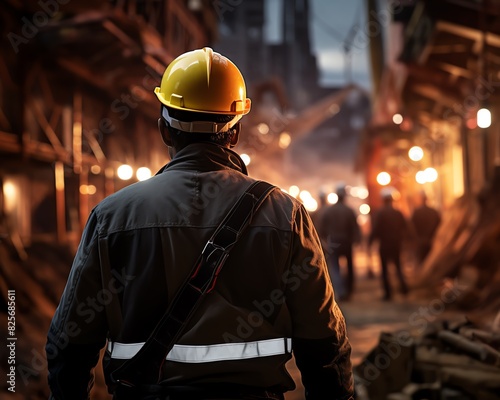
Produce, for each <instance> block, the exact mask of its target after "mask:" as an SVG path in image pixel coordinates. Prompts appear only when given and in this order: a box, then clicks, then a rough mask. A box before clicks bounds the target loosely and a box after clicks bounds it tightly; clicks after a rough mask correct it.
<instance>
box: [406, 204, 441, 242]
mask: <svg viewBox="0 0 500 400" xmlns="http://www.w3.org/2000/svg"><path fill="white" fill-rule="evenodd" d="M411 222H412V224H413V229H414V231H415V234H416V236H417V240H418V241H419V243H421V244H424V245H428V244H431V243H432V239H433V238H434V235H435V233H436V230H437V228H438V226H439V224H440V223H441V215H440V214H439V212H438V211H437V210H436V209H434V208H432V207H429V206H428V205H427V204H424V205H422V206H420V207H418V208H416V209H415V211H414V212H413V214H412V216H411Z"/></svg>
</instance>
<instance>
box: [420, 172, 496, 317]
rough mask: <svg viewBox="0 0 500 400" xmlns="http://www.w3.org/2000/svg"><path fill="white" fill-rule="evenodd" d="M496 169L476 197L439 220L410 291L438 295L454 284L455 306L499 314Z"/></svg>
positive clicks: (487, 314)
mask: <svg viewBox="0 0 500 400" xmlns="http://www.w3.org/2000/svg"><path fill="white" fill-rule="evenodd" d="M499 203H500V166H497V167H496V168H495V173H494V176H493V179H492V180H491V182H489V183H488V185H486V186H485V187H484V188H483V190H482V191H481V192H480V193H479V194H478V195H468V196H464V197H462V198H460V199H458V200H457V201H456V202H455V204H454V205H453V206H452V207H451V208H450V209H449V210H447V212H446V213H445V214H444V215H443V217H444V218H443V221H442V223H441V226H440V228H439V230H438V232H437V235H436V238H435V243H434V246H433V248H432V251H431V253H430V254H429V256H428V258H427V259H426V261H425V264H424V265H423V270H422V272H421V273H420V274H419V276H418V277H417V280H416V282H414V286H415V288H416V289H419V288H420V289H421V290H423V291H426V292H428V291H429V290H431V291H439V290H441V288H442V285H443V283H444V282H445V281H446V280H450V279H451V280H453V281H456V282H457V283H458V284H459V285H460V287H461V293H462V295H461V296H460V297H459V298H457V299H456V300H457V301H456V302H455V303H454V305H455V306H456V307H457V308H458V309H460V310H463V311H467V312H474V313H475V314H476V315H477V317H484V318H485V319H490V318H491V316H494V315H495V314H496V313H497V312H498V311H499V310H500V296H499V292H498V288H499V287H500V246H498V243H500V208H499V207H498V204H499Z"/></svg>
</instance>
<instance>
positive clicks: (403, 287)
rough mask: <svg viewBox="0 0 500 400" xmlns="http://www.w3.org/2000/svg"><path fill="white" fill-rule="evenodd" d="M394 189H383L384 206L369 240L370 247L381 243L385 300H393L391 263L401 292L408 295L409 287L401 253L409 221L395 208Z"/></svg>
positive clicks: (379, 249)
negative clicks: (375, 243) (390, 273)
mask: <svg viewBox="0 0 500 400" xmlns="http://www.w3.org/2000/svg"><path fill="white" fill-rule="evenodd" d="M395 192H396V191H395V189H394V188H393V187H386V188H383V189H382V190H381V192H380V195H381V197H382V201H383V205H382V207H381V208H380V209H379V210H378V212H377V213H376V214H375V216H374V218H373V225H372V229H371V232H370V236H369V238H368V246H369V248H370V247H371V245H372V243H373V242H375V241H378V242H379V248H378V252H379V256H380V267H381V269H382V285H383V290H384V296H383V298H382V299H383V300H390V299H391V298H392V288H391V284H390V282H389V270H388V268H389V263H392V264H394V267H395V268H396V274H397V277H398V280H399V285H400V292H401V293H402V294H403V295H406V293H408V285H407V284H406V279H405V277H404V274H403V267H402V263H401V251H402V246H403V240H404V239H405V238H407V237H408V235H409V232H410V230H409V226H408V221H407V220H406V218H405V217H404V215H403V213H402V212H401V211H399V210H398V209H396V208H394V205H393V200H394V196H395Z"/></svg>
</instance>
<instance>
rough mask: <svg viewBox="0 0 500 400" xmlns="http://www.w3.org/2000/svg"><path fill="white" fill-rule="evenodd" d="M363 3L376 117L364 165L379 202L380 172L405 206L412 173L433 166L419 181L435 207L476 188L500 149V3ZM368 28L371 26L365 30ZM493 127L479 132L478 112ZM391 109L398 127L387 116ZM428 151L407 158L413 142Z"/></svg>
mask: <svg viewBox="0 0 500 400" xmlns="http://www.w3.org/2000/svg"><path fill="white" fill-rule="evenodd" d="M383 4H384V5H385V6H383V7H382V8H381V7H378V6H376V2H375V1H371V0H369V1H367V5H368V21H369V22H368V25H369V26H372V27H374V26H377V27H378V28H379V32H384V33H385V34H386V35H387V41H386V43H389V44H388V45H385V44H384V42H383V37H382V36H383V35H369V34H368V35H369V39H370V42H371V45H370V52H371V56H372V57H371V59H372V71H373V77H374V93H373V96H374V111H373V115H374V118H373V119H372V121H371V125H370V127H369V129H368V130H367V132H366V136H365V141H364V152H363V153H362V155H363V156H364V160H363V161H364V162H363V163H362V164H363V167H362V168H364V170H365V172H366V174H367V179H368V183H369V185H370V188H371V189H372V190H371V193H373V194H374V195H375V196H374V198H373V199H372V202H373V203H374V204H376V203H377V199H376V194H377V193H378V190H379V186H378V185H377V184H376V183H375V177H376V174H377V173H378V172H379V171H380V170H387V171H388V172H390V173H391V174H392V175H393V177H394V182H393V184H394V185H395V186H396V187H397V188H398V189H399V190H400V191H402V192H403V193H404V195H405V196H406V197H407V198H406V199H405V200H406V201H407V203H408V207H409V208H411V207H412V206H413V203H412V202H413V199H412V198H411V197H413V194H414V193H415V192H417V191H418V190H420V189H421V188H422V186H421V185H419V184H417V183H416V182H415V173H416V172H417V171H418V170H419V169H423V168H425V167H428V166H432V167H434V168H435V169H436V170H437V171H438V173H439V179H438V181H437V182H436V183H434V184H429V185H424V188H425V189H426V190H427V191H428V192H429V195H430V196H431V197H432V198H433V200H434V203H435V204H436V205H438V206H440V207H441V208H446V207H449V206H450V205H451V204H452V203H453V201H454V199H456V198H457V197H460V196H461V195H463V194H473V193H478V192H479V191H480V190H481V188H482V187H483V186H484V185H485V183H486V182H488V181H489V180H490V179H491V178H492V176H493V170H494V168H495V165H496V164H498V159H499V155H500V144H499V143H500V142H499V140H500V139H499V138H500V131H499V130H500V125H499V123H498V118H495V117H496V115H497V114H498V110H499V108H498V107H499V104H500V102H499V100H500V97H499V91H498V67H499V57H498V56H499V54H500V24H499V22H498V21H499V13H500V2H498V1H497V0H481V1H461V0H440V1H426V0H412V1H403V2H395V3H392V2H383ZM373 32H375V30H373ZM482 107H486V108H489V109H490V111H491V114H492V115H493V117H492V124H491V126H490V127H489V128H479V127H478V126H477V121H476V112H477V111H478V109H480V108H482ZM396 113H399V114H401V116H402V117H403V118H404V119H403V122H402V123H401V124H399V125H397V124H395V123H394V122H393V120H392V118H393V116H394V114H396ZM414 145H418V146H420V147H422V148H423V149H424V151H425V152H426V153H427V157H426V158H425V159H424V160H422V161H421V162H413V161H411V160H408V156H407V152H408V149H409V148H410V147H411V146H414Z"/></svg>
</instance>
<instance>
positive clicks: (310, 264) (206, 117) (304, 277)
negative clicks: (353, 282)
mask: <svg viewBox="0 0 500 400" xmlns="http://www.w3.org/2000/svg"><path fill="white" fill-rule="evenodd" d="M155 93H156V95H157V97H158V99H159V101H160V103H161V116H160V118H159V120H158V124H159V130H160V133H161V136H162V138H163V141H164V142H165V144H166V145H167V146H168V150H169V153H170V156H171V161H170V162H169V163H168V164H166V165H165V167H163V168H162V169H161V170H160V171H159V172H158V173H157V174H156V175H155V176H154V177H152V178H151V179H149V180H147V181H143V182H138V183H135V184H133V185H130V186H128V187H126V188H124V189H122V190H120V191H119V192H117V193H115V194H113V195H111V196H109V197H107V198H106V199H104V200H103V201H102V202H101V203H100V204H98V205H97V206H96V207H95V208H94V209H93V210H92V212H91V214H90V216H89V219H88V221H87V224H86V227H85V230H84V233H83V236H82V239H81V242H80V245H79V248H78V251H77V254H76V256H75V259H74V262H73V266H72V269H71V273H70V276H69V278H68V282H67V285H66V288H65V291H64V293H63V295H62V298H61V300H60V303H59V306H58V308H57V310H56V313H55V315H54V317H53V320H52V323H51V325H50V330H49V332H48V340H47V344H46V353H47V359H48V369H49V376H48V381H49V386H50V389H51V399H57V400H63V399H71V400H79V399H87V398H89V391H90V388H91V387H92V383H93V372H92V371H93V368H94V366H95V365H96V363H97V361H98V358H99V354H100V350H101V349H103V348H104V347H105V348H106V352H105V355H104V359H103V368H104V375H105V378H106V383H107V386H108V389H109V392H110V393H112V394H113V398H114V399H115V400H123V399H136V400H137V399H143V400H145V399H151V400H152V399H155V400H166V399H169V400H176V399H190V400H193V399H200V400H201V399H284V394H283V393H284V392H286V391H290V390H293V389H294V388H295V383H294V381H293V379H292V378H291V376H290V374H289V373H288V372H287V371H286V368H285V363H286V362H287V361H288V360H290V359H291V358H292V355H293V356H294V357H295V361H296V365H297V367H298V369H299V370H300V372H301V379H302V382H303V384H304V387H305V391H306V398H307V399H309V400H316V399H325V398H328V399H339V400H346V399H352V398H353V378H352V368H351V363H350V352H351V347H350V344H349V340H348V338H347V336H346V326H345V320H344V317H343V315H342V312H341V310H340V309H339V307H338V305H337V304H336V302H335V300H334V291H333V287H332V285H331V283H330V280H329V276H328V271H327V267H326V262H325V259H324V256H323V252H322V249H321V246H320V243H319V240H318V235H317V233H316V231H315V229H314V226H313V224H312V222H311V219H310V217H309V215H308V213H307V211H306V210H305V208H304V207H303V206H302V205H301V204H300V202H299V201H297V200H295V199H294V198H293V197H291V196H289V195H288V194H285V193H284V192H282V191H281V190H276V189H275V188H273V187H271V189H270V191H267V192H265V191H262V193H267V197H266V196H265V195H263V194H258V195H255V194H254V191H255V190H256V189H255V188H259V190H261V188H262V182H260V181H256V180H255V179H252V178H250V177H249V176H248V174H247V169H246V167H245V164H244V163H243V161H242V160H241V158H240V157H239V155H238V154H237V153H236V152H234V151H233V150H231V148H232V147H233V146H235V145H236V143H237V140H238V135H239V134H240V129H241V125H240V119H241V118H242V117H243V116H244V115H245V114H247V113H248V112H249V111H250V106H251V103H250V99H248V98H247V97H246V88H245V82H244V79H243V77H242V75H241V73H240V71H239V70H238V68H237V67H236V66H235V65H234V64H233V63H232V62H231V61H230V60H229V59H228V58H226V57H225V56H223V55H221V54H218V53H216V52H214V51H213V50H212V49H210V48H207V47H205V48H203V49H197V50H193V51H190V52H187V53H185V54H182V55H181V56H179V57H178V58H176V59H175V60H173V61H172V62H171V63H170V65H169V66H168V68H167V69H166V71H165V73H164V75H163V78H162V81H161V85H160V87H157V88H156V89H155ZM265 185H267V183H265V182H264V187H265ZM268 186H269V185H268ZM273 189H274V190H273ZM248 190H250V194H244V193H246V191H248ZM242 194H244V195H243V197H240V196H241V195H242ZM259 196H260V197H259ZM242 198H243V199H244V200H242V202H241V203H239V202H237V200H238V199H242ZM256 199H259V201H260V202H261V206H260V208H259V209H258V210H257V211H256V212H255V215H253V216H252V217H251V218H247V219H245V218H244V217H245V215H241V213H240V211H241V208H240V207H242V205H248V204H257V203H256ZM233 205H237V206H233ZM233 207H236V211H234V213H233V210H235V209H234V208H233ZM245 207H246V206H245ZM225 218H228V219H227V221H226V219H225ZM221 221H226V222H223V223H222V224H221ZM242 221H250V223H249V224H248V226H247V227H246V230H245V231H244V232H243V234H242V237H241V240H240V238H239V236H238V235H237V234H236V233H238V234H239V233H240V231H239V230H237V229H236V228H235V227H236V226H238V229H240V228H239V226H244V224H243V223H242ZM221 226H222V228H221V230H216V228H217V227H221ZM217 229H218V228H217ZM221 243H224V244H223V245H222V244H221ZM207 249H208V251H207ZM228 249H231V252H230V254H229V250H228ZM200 254H201V255H200ZM224 261H225V263H224ZM223 264H224V268H222V265H223ZM207 266H208V267H210V268H212V269H208V270H207V269H206V267H207ZM221 268H222V269H221ZM200 271H202V272H200ZM207 271H209V272H208V273H207ZM174 296H175V297H174ZM179 296H180V297H179ZM179 298H180V299H181V300H179V301H177V299H179ZM174 299H176V300H175V301H174ZM101 300H102V301H101ZM198 300H201V301H198ZM191 303H193V304H191ZM193 305H196V307H193ZM166 311H167V312H166ZM164 321H166V323H163V322H164ZM151 338H154V340H151ZM148 339H149V340H148ZM172 342H174V343H173V344H172ZM139 361H140V362H139Z"/></svg>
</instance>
